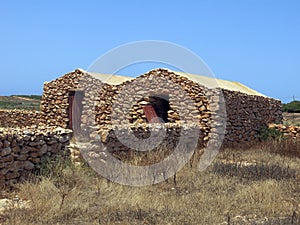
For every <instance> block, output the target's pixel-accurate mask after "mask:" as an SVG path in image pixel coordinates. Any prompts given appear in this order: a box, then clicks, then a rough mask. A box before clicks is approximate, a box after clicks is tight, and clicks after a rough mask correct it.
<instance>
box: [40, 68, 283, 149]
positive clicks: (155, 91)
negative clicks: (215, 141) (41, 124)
mask: <svg viewBox="0 0 300 225" xmlns="http://www.w3.org/2000/svg"><path fill="white" fill-rule="evenodd" d="M41 111H42V114H43V116H44V118H45V121H46V123H47V125H50V126H60V127H63V128H71V129H73V130H78V131H80V132H84V133H89V132H92V131H95V130H96V132H98V133H99V132H102V131H103V130H110V129H112V127H113V126H119V125H124V126H125V125H130V126H139V125H142V124H144V125H147V124H151V123H165V124H168V125H170V124H176V125H180V124H184V123H196V124H198V125H199V129H200V131H201V134H202V137H203V138H204V139H209V134H210V133H211V132H216V133H217V132H218V126H222V124H221V125H220V124H219V125H218V123H217V122H216V120H218V119H219V121H223V122H221V123H224V122H225V121H226V131H225V139H224V143H226V144H228V145H230V144H233V143H236V142H249V141H254V140H256V139H257V137H258V132H259V131H260V130H261V129H262V128H263V127H266V126H267V125H268V124H270V123H279V122H281V120H282V111H281V102H280V101H279V100H276V99H272V98H269V97H267V96H264V95H263V94H261V93H259V92H257V91H255V90H253V89H251V88H249V87H247V86H245V85H242V84H240V83H238V82H231V81H225V80H220V79H213V78H209V77H205V76H200V75H192V74H186V73H182V72H174V71H171V70H167V69H155V70H151V71H149V72H148V73H146V74H143V75H141V76H139V77H137V78H132V77H125V76H117V75H105V74H97V73H91V72H86V71H84V70H82V69H76V70H75V71H72V72H70V73H67V74H65V75H63V76H62V77H60V78H57V79H55V80H53V81H51V82H46V83H45V84H44V92H43V97H42V103H41ZM157 117H159V118H160V119H159V120H157ZM216 124H217V125H216ZM95 127H96V128H95Z"/></svg>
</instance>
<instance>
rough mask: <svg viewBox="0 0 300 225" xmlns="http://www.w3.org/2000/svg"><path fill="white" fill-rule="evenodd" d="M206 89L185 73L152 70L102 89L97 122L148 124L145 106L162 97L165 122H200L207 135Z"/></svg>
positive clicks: (102, 124)
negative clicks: (177, 73)
mask: <svg viewBox="0 0 300 225" xmlns="http://www.w3.org/2000/svg"><path fill="white" fill-rule="evenodd" d="M207 93H208V89H207V88H206V87H204V86H202V85H199V84H198V83H195V82H193V81H191V80H189V79H187V78H185V77H181V76H179V75H176V74H175V73H173V72H169V71H168V70H164V69H158V70H152V71H150V72H149V73H147V74H144V75H142V76H140V77H138V78H136V79H134V80H132V81H128V82H125V83H123V84H121V85H118V86H109V87H107V88H106V89H105V90H101V93H99V96H100V98H99V101H98V103H97V104H96V124H97V125H98V124H99V125H100V129H99V130H103V129H104V130H105V129H110V128H109V127H110V126H111V125H120V124H121V125H126V124H131V125H133V124H136V125H139V124H149V121H147V118H146V115H145V113H144V110H143V108H144V107H145V106H147V105H153V106H154V107H155V104H158V103H157V102H154V101H155V100H156V99H158V100H162V99H163V100H162V101H164V100H166V101H167V102H168V106H167V109H165V110H166V112H165V113H166V118H165V121H162V122H165V123H174V124H186V123H197V124H198V125H199V129H200V130H201V132H202V133H203V134H204V136H208V134H209V131H210V126H209V124H210V120H211V112H210V111H209V110H208V105H209V101H208V98H207ZM156 111H157V112H158V110H156ZM158 113H164V112H158ZM158 116H160V115H158ZM90 117H91V116H90Z"/></svg>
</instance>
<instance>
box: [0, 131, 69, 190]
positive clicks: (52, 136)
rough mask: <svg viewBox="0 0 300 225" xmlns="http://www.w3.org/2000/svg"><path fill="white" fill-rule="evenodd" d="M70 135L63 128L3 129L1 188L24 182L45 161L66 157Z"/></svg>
mask: <svg viewBox="0 0 300 225" xmlns="http://www.w3.org/2000/svg"><path fill="white" fill-rule="evenodd" d="M71 133H72V131H70V130H66V129H62V128H46V127H44V128H43V127H41V128H39V129H33V128H22V129H17V128H1V129H0V186H5V185H11V184H14V183H16V182H17V181H19V180H20V179H23V178H24V179H25V178H26V177H27V176H28V174H29V173H30V172H31V171H33V170H34V169H35V168H36V166H37V165H39V164H40V163H41V162H42V160H43V158H44V157H52V156H54V155H59V154H64V155H66V154H67V153H68V152H67V147H66V146H67V145H68V144H69V140H70V137H71Z"/></svg>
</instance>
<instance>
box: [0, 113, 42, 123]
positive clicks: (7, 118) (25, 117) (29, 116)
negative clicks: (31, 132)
mask: <svg viewBox="0 0 300 225" xmlns="http://www.w3.org/2000/svg"><path fill="white" fill-rule="evenodd" d="M42 121H43V118H42V113H41V112H39V111H29V110H17V109H15V110H8V109H7V110H6V109H1V110H0V127H26V126H33V125H39V124H40V123H41V122H42Z"/></svg>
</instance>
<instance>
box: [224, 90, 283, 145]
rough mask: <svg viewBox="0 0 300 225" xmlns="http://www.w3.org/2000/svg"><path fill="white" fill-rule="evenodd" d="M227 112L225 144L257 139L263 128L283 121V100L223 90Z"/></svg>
mask: <svg viewBox="0 0 300 225" xmlns="http://www.w3.org/2000/svg"><path fill="white" fill-rule="evenodd" d="M222 92H223V96H224V100H225V104H226V113H227V122H226V135H225V139H224V145H227V146H228V145H229V146H230V145H235V144H242V143H243V142H248V143H249V142H252V141H257V140H258V136H259V132H260V131H261V129H263V128H266V127H267V126H268V124H270V123H280V122H281V121H282V110H281V101H278V100H275V99H271V98H266V97H263V96H254V95H247V94H244V93H241V92H235V91H229V90H222Z"/></svg>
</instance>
